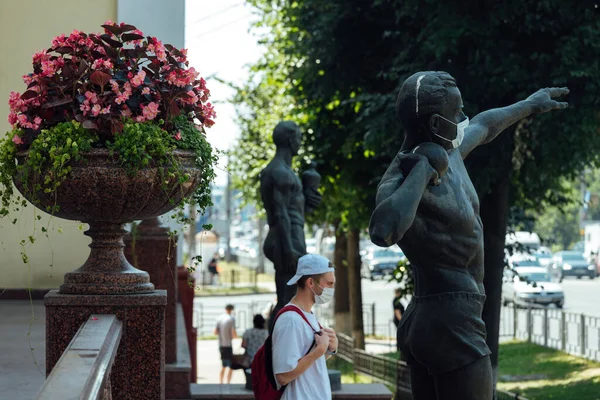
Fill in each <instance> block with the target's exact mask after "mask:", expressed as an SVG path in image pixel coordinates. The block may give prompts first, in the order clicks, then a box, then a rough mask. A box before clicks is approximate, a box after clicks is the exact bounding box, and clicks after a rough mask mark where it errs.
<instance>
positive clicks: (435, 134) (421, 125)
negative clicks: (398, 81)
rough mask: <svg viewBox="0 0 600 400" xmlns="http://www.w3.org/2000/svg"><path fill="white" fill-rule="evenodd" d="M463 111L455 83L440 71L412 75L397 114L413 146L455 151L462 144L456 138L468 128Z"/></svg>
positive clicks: (402, 91) (397, 103)
mask: <svg viewBox="0 0 600 400" xmlns="http://www.w3.org/2000/svg"><path fill="white" fill-rule="evenodd" d="M462 108H463V101H462V96H461V94H460V91H459V90H458V87H457V86H456V80H455V79H454V78H453V77H452V76H450V74H448V73H447V72H441V71H425V72H417V73H416V74H413V75H412V76H410V77H409V78H408V79H407V80H406V81H404V83H403V84H402V87H401V88H400V93H398V99H397V100H396V114H397V116H398V118H400V121H401V122H402V125H403V126H404V129H405V132H406V136H407V137H411V139H412V141H413V142H416V143H420V142H435V143H437V144H439V145H441V146H442V147H444V148H445V149H451V148H453V147H456V144H457V143H458V142H460V141H461V140H462V138H461V137H459V138H457V136H460V134H459V133H461V130H462V131H463V132H464V127H466V125H467V124H468V119H467V117H466V116H465V114H464V113H463V111H462ZM461 123H462V124H461ZM457 139H458V140H457Z"/></svg>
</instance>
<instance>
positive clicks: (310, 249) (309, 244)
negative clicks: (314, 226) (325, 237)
mask: <svg viewBox="0 0 600 400" xmlns="http://www.w3.org/2000/svg"><path fill="white" fill-rule="evenodd" d="M305 243H306V252H307V253H308V254H315V253H316V252H317V239H316V238H314V237H312V238H306V242H305Z"/></svg>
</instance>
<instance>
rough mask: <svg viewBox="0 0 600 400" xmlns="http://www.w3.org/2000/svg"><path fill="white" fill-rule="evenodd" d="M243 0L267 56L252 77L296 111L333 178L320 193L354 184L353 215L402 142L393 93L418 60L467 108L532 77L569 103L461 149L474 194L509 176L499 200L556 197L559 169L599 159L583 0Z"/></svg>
mask: <svg viewBox="0 0 600 400" xmlns="http://www.w3.org/2000/svg"><path fill="white" fill-rule="evenodd" d="M251 3H252V4H253V5H254V6H255V7H256V10H257V14H258V15H259V16H260V17H261V19H260V20H259V22H258V23H257V25H258V27H260V28H266V29H265V30H266V31H268V33H266V34H265V35H264V37H262V41H263V43H264V44H265V45H266V47H267V49H268V52H267V55H266V56H265V57H264V59H263V60H261V61H260V62H259V63H258V64H257V65H256V66H255V68H257V69H259V70H260V71H261V72H262V74H263V75H262V76H263V80H262V84H263V85H269V84H271V85H274V86H276V88H273V89H269V90H271V91H273V92H275V93H279V92H277V90H280V91H281V92H283V93H284V95H285V97H288V98H290V97H291V98H292V99H293V100H291V101H289V102H288V103H286V104H288V105H290V107H292V106H293V112H294V113H301V114H302V115H304V116H305V118H306V124H305V125H304V126H305V128H306V130H307V132H310V135H309V137H308V139H307V144H308V145H309V146H310V147H311V150H310V151H311V152H313V153H314V155H315V157H316V159H317V162H318V165H319V171H320V172H321V173H322V174H323V176H324V177H325V179H324V186H326V185H327V184H331V185H332V188H331V190H329V191H328V190H327V188H326V187H324V188H323V189H324V191H325V192H329V194H330V196H328V197H326V202H327V203H328V204H327V207H330V205H329V201H330V200H333V198H332V196H333V197H334V198H335V194H337V193H338V191H337V190H336V189H337V185H338V183H339V182H340V181H343V185H348V186H350V187H352V188H359V189H360V194H361V196H360V197H358V198H357V199H356V204H360V203H365V202H366V204H367V207H365V210H366V215H361V216H360V218H358V219H359V220H361V221H362V222H363V223H364V221H365V220H367V219H368V214H369V213H368V210H369V209H371V208H372V205H373V194H374V191H375V187H376V184H377V182H378V180H379V178H380V176H381V175H382V173H383V171H384V169H385V166H386V165H387V163H388V162H389V161H390V160H391V159H392V157H393V156H394V155H395V153H396V151H397V150H398V149H399V147H400V144H401V142H402V140H403V137H402V134H401V126H400V125H399V123H398V122H397V120H396V117H395V112H394V102H395V97H396V94H397V92H398V90H399V87H400V85H401V84H402V82H403V81H404V79H405V78H406V77H407V76H409V75H410V74H412V73H414V72H415V71H419V70H446V71H448V72H450V73H451V74H452V75H453V76H455V77H456V78H457V80H458V83H459V87H460V88H461V90H462V93H463V98H464V100H465V110H466V113H467V114H468V115H471V116H473V115H475V114H476V113H478V112H480V111H483V110H486V109H489V108H493V107H499V106H505V105H509V104H511V103H514V102H516V101H519V100H521V99H523V98H525V97H526V96H527V95H529V94H530V93H532V92H534V91H535V90H537V89H538V88H540V87H545V86H568V87H569V88H570V89H571V95H570V98H569V99H568V100H569V101H570V103H571V108H570V109H569V110H567V111H565V112H560V113H556V112H555V113H553V114H551V115H546V116H540V117H536V118H535V119H533V118H530V119H527V120H525V121H523V122H522V123H521V124H519V125H518V126H517V127H515V128H516V129H513V130H510V131H511V132H512V131H516V133H515V134H514V135H512V134H511V133H510V132H508V133H507V134H505V135H503V136H502V137H501V138H500V139H498V140H496V141H495V142H493V143H492V144H491V145H488V146H483V147H482V148H480V149H478V150H477V151H475V152H474V153H473V154H472V155H471V156H470V159H468V161H469V162H468V167H469V172H470V174H471V176H472V178H473V180H474V182H475V184H476V187H477V189H478V191H479V193H480V194H482V195H483V194H485V193H487V192H489V190H490V189H491V188H492V187H494V185H495V184H496V183H497V182H498V180H500V179H503V178H504V177H505V176H506V175H507V174H509V175H511V176H512V197H511V203H512V204H516V205H519V206H520V207H525V208H539V204H540V203H541V202H543V201H545V202H547V203H548V204H556V203H559V202H560V201H561V197H560V195H559V194H560V193H559V192H560V189H561V187H560V185H561V179H562V177H565V176H566V177H573V176H575V175H576V174H577V173H578V171H580V170H581V169H582V168H583V166H584V165H586V164H588V163H590V162H593V163H597V161H598V152H597V151H595V149H596V148H598V146H600V135H598V134H597V132H598V126H599V124H598V109H599V107H598V106H599V105H600V99H599V98H598V96H597V95H596V94H597V93H598V91H599V90H600V83H599V82H600V79H599V78H600V68H599V62H598V60H599V59H600V18H598V12H599V10H598V8H595V7H594V4H593V3H590V2H578V3H577V4H574V5H572V4H567V3H564V2H561V1H558V0H547V1H543V2H539V1H526V2H524V3H523V2H521V3H518V4H517V3H514V4H503V3H497V2H484V3H485V4H481V5H478V6H476V7H475V6H472V5H468V4H465V3H464V2H458V1H451V2H444V3H439V2H421V1H416V0H413V1H399V0H372V1H369V2H364V1H361V0H332V1H325V0H305V1H298V2H293V3H289V2H286V1H283V0H279V1H266V0H252V1H251ZM359 28H360V29H359ZM271 74H277V79H271ZM276 89H277V90H276ZM251 108H252V107H251ZM265 110H269V108H268V107H266V108H265ZM308 129H311V131H309V130H308ZM258 146H262V147H263V148H264V146H265V144H264V142H263V143H260V142H259V143H258ZM513 149H514V152H513ZM565 149H568V151H565ZM339 197H344V195H340V196H339ZM340 206H341V207H340V209H339V210H343V209H345V208H346V207H347V206H348V204H347V203H345V204H340ZM363 226H364V225H363Z"/></svg>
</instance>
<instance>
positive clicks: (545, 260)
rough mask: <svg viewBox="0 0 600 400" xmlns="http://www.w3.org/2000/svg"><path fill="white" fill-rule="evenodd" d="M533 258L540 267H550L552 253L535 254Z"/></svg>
mask: <svg viewBox="0 0 600 400" xmlns="http://www.w3.org/2000/svg"><path fill="white" fill-rule="evenodd" d="M533 256H534V257H535V259H536V260H537V262H539V263H540V265H541V266H542V267H550V266H551V265H552V253H540V252H535V253H533Z"/></svg>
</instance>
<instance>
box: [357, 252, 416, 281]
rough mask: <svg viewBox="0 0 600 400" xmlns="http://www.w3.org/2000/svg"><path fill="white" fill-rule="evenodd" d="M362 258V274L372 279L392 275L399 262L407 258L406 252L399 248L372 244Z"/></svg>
mask: <svg viewBox="0 0 600 400" xmlns="http://www.w3.org/2000/svg"><path fill="white" fill-rule="evenodd" d="M366 250H367V252H366V254H365V256H364V257H363V260H362V266H361V275H362V277H363V278H369V279H371V280H372V281H373V280H375V278H376V277H381V278H383V277H385V276H387V275H391V274H392V272H394V270H395V269H396V266H397V265H398V263H399V262H400V261H402V260H404V259H405V257H404V253H402V251H401V250H400V249H398V248H391V247H390V248H382V247H377V246H370V247H368V248H367V249H366Z"/></svg>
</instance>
